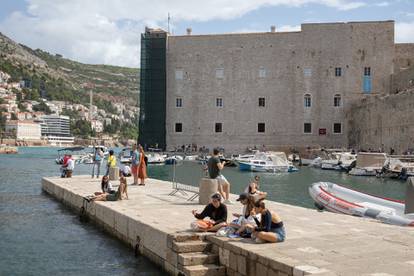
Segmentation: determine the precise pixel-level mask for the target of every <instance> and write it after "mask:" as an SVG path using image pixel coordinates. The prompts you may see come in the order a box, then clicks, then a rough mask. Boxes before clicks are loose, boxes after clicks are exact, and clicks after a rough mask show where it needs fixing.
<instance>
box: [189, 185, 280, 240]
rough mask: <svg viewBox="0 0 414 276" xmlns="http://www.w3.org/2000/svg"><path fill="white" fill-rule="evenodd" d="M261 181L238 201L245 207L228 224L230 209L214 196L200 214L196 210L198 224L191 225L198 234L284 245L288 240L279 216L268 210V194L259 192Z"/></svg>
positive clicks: (248, 188)
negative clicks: (216, 233) (201, 232)
mask: <svg viewBox="0 0 414 276" xmlns="http://www.w3.org/2000/svg"><path fill="white" fill-rule="evenodd" d="M258 181H259V177H255V180H254V181H252V182H251V183H250V184H249V185H248V187H246V191H245V192H243V193H242V194H240V195H239V198H238V199H237V201H239V202H240V203H241V204H242V205H243V209H242V212H241V213H240V214H238V213H234V214H233V216H234V217H235V219H234V220H233V221H232V222H231V223H229V224H228V223H227V206H226V205H225V204H224V203H222V196H221V195H220V193H214V194H213V195H212V196H211V202H210V203H209V204H208V205H207V206H206V207H205V208H204V210H203V211H202V212H201V213H198V212H197V211H196V210H193V211H192V213H193V215H194V217H195V218H196V219H198V220H197V221H195V222H193V223H192V224H191V226H192V228H193V229H195V230H197V231H209V232H217V231H218V232H224V233H225V235H228V236H230V237H243V238H252V239H253V240H254V241H255V242H257V243H263V242H283V241H284V240H285V237H286V233H285V228H284V226H283V221H282V220H281V218H280V216H279V215H278V214H277V213H276V212H274V211H271V210H269V209H268V208H266V204H265V202H264V199H265V197H266V195H267V193H265V192H261V191H259V190H258Z"/></svg>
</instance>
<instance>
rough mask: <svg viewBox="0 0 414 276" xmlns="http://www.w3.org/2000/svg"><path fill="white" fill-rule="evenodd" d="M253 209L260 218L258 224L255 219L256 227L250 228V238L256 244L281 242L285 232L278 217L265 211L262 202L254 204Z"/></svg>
mask: <svg viewBox="0 0 414 276" xmlns="http://www.w3.org/2000/svg"><path fill="white" fill-rule="evenodd" d="M254 207H255V208H254V209H255V210H254V212H255V213H256V214H261V217H262V219H261V221H260V222H259V220H258V219H257V218H255V219H254V220H255V221H256V224H257V226H256V227H252V230H253V234H252V237H254V238H255V240H256V242H258V243H262V242H283V241H284V240H285V237H286V232H285V227H284V225H283V221H282V220H281V219H280V217H279V215H277V214H276V213H274V212H270V210H268V209H266V206H265V203H264V202H263V200H261V201H258V202H256V203H255V206H254Z"/></svg>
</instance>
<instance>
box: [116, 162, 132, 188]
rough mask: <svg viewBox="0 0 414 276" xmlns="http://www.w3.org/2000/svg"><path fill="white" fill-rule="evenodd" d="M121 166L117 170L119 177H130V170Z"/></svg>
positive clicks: (125, 166)
mask: <svg viewBox="0 0 414 276" xmlns="http://www.w3.org/2000/svg"><path fill="white" fill-rule="evenodd" d="M121 166H122V167H121V168H120V169H119V175H122V176H124V177H127V176H131V168H130V167H129V166H128V165H121ZM133 185H135V184H133Z"/></svg>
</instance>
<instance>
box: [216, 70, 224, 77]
mask: <svg viewBox="0 0 414 276" xmlns="http://www.w3.org/2000/svg"><path fill="white" fill-rule="evenodd" d="M216 78H217V79H222V78H224V69H223V68H217V69H216Z"/></svg>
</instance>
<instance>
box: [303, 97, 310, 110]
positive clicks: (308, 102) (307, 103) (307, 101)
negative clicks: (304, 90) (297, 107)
mask: <svg viewBox="0 0 414 276" xmlns="http://www.w3.org/2000/svg"><path fill="white" fill-rule="evenodd" d="M303 99H304V105H305V107H311V106H312V98H311V96H310V95H309V94H307V95H305V97H304V98H303Z"/></svg>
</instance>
